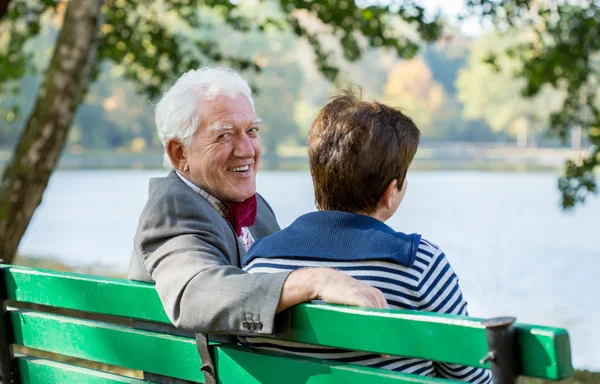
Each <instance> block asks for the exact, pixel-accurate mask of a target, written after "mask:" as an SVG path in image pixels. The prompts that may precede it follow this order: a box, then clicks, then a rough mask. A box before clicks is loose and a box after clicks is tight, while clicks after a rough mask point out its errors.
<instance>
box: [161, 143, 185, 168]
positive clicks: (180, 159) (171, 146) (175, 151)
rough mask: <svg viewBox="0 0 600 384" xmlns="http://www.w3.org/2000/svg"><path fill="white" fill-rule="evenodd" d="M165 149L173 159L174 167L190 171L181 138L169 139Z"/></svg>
mask: <svg viewBox="0 0 600 384" xmlns="http://www.w3.org/2000/svg"><path fill="white" fill-rule="evenodd" d="M165 151H166V152H167V155H168V156H169V159H170V160H171V164H173V167H175V169H177V170H179V171H182V172H187V171H189V169H190V166H189V164H188V160H187V156H186V155H187V153H186V151H185V149H184V147H183V144H181V141H179V139H175V138H172V139H168V140H167V142H166V143H165Z"/></svg>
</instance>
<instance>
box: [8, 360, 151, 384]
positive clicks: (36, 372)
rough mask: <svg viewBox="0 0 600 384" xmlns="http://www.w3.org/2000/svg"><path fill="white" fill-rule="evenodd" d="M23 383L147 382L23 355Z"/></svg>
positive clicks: (103, 383) (110, 383)
mask: <svg viewBox="0 0 600 384" xmlns="http://www.w3.org/2000/svg"><path fill="white" fill-rule="evenodd" d="M17 362H18V365H19V373H20V375H21V381H22V382H23V384H64V383H86V384H119V383H125V384H145V383H148V382H147V381H144V380H139V379H134V378H131V377H125V376H120V375H115V374H112V373H108V372H101V371H96V370H93V369H87V368H81V367H76V366H74V365H70V364H64V363H58V362H56V361H50V360H44V359H38V358H31V357H22V358H18V359H17Z"/></svg>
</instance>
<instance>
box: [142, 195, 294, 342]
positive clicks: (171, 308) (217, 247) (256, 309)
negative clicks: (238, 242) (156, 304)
mask: <svg viewBox="0 0 600 384" xmlns="http://www.w3.org/2000/svg"><path fill="white" fill-rule="evenodd" d="M195 198H196V196H189V195H188V194H182V193H179V194H177V195H176V196H173V194H169V193H167V194H166V195H164V196H162V197H159V198H156V199H154V201H152V202H151V203H149V206H147V207H146V208H147V209H146V210H145V212H146V213H145V214H143V215H142V217H141V218H140V223H139V226H138V234H137V237H136V243H137V244H136V246H137V247H138V251H139V252H140V253H141V255H142V257H143V260H144V265H145V267H146V269H147V271H148V273H149V274H150V276H151V277H152V279H153V280H154V282H155V284H156V290H157V291H158V295H159V296H160V299H161V301H162V304H163V306H164V308H165V311H166V313H167V315H168V316H169V319H170V320H171V322H172V323H173V324H174V325H175V326H176V327H178V328H181V329H185V330H190V331H193V332H201V333H212V334H239V335H257V334H272V333H274V332H275V326H274V321H275V314H276V309H277V305H278V303H279V298H280V296H281V290H282V287H283V283H284V282H285V279H286V278H287V276H288V274H289V272H284V273H276V274H248V273H246V272H244V271H243V270H241V269H240V268H237V267H236V266H233V265H231V263H230V261H229V260H230V259H229V258H228V257H227V256H226V252H228V250H227V249H228V248H227V244H226V240H225V239H226V238H225V236H224V235H223V234H222V233H221V234H219V233H215V231H218V230H219V225H217V223H213V222H211V221H210V215H206V214H202V209H201V208H199V206H198V201H196V200H195ZM220 225H221V228H222V224H220ZM227 229H228V228H227Z"/></svg>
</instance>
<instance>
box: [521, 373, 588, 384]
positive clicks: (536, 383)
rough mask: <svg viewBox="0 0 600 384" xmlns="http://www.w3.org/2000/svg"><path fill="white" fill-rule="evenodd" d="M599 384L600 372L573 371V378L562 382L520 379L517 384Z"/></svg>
mask: <svg viewBox="0 0 600 384" xmlns="http://www.w3.org/2000/svg"><path fill="white" fill-rule="evenodd" d="M551 383H555V384H557V383H561V384H600V372H590V371H575V374H574V375H573V377H571V378H570V379H567V380H562V381H550V380H540V379H530V378H520V379H519V384H551Z"/></svg>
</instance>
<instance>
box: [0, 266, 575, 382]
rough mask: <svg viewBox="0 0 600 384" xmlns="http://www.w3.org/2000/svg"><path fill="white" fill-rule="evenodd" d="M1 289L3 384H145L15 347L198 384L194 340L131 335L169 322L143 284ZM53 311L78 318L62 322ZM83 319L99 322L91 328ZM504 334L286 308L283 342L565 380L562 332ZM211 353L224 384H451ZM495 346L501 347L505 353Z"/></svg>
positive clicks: (29, 274)
mask: <svg viewBox="0 0 600 384" xmlns="http://www.w3.org/2000/svg"><path fill="white" fill-rule="evenodd" d="M0 288H1V291H0V293H1V294H2V301H3V303H4V305H3V316H2V320H1V321H2V323H1V324H0V325H1V326H2V330H3V332H0V333H1V334H2V335H0V338H1V340H0V347H1V351H0V352H1V356H0V357H1V362H2V376H3V379H4V381H3V383H5V384H6V383H13V382H14V383H32V384H35V383H45V384H47V383H95V384H96V383H98V384H99V383H103V384H104V383H143V382H146V381H143V380H140V379H134V378H130V377H126V376H121V375H117V374H113V373H107V372H103V371H97V370H94V369H88V368H81V367H77V366H74V365H70V364H65V363H60V362H56V361H51V360H48V359H43V358H39V357H38V358H35V357H31V356H25V355H20V354H13V353H12V352H11V351H12V348H9V345H11V344H14V345H19V346H25V347H28V348H32V349H35V350H42V351H48V352H52V353H57V354H61V355H66V356H70V357H75V358H81V359H85V360H89V361H93V362H101V363H104V364H112V365H116V366H120V367H126V368H130V369H135V370H141V371H146V372H152V373H156V374H160V375H164V376H169V377H173V378H179V379H185V380H190V381H193V382H204V376H203V372H201V370H200V369H199V368H200V366H201V362H200V357H199V355H198V350H197V348H196V343H195V339H194V338H191V337H183V336H174V335H170V334H165V333H159V332H152V331H146V330H140V329H134V328H133V327H131V326H130V325H129V326H128V324H131V319H143V320H146V321H152V322H157V323H163V324H164V323H169V319H168V318H167V316H166V314H165V312H164V310H163V308H162V305H161V302H160V300H159V298H158V295H157V294H156V291H155V289H154V287H153V286H152V285H151V284H144V283H138V282H131V281H128V280H124V279H114V278H104V277H95V276H88V275H81V274H75V273H63V272H55V271H47V270H38V269H30V268H24V267H16V266H8V265H0ZM32 307H34V308H35V309H32ZM57 308H65V309H69V310H74V311H71V313H70V314H69V316H66V315H64V314H60V312H61V310H59V309H57ZM62 311H63V312H64V310H62ZM91 314H92V315H91ZM90 316H97V317H101V319H95V320H90ZM500 330H501V332H495V331H493V329H486V326H485V325H484V324H483V322H482V320H481V319H476V318H465V317H458V316H449V315H433V314H427V313H420V312H411V311H399V310H369V309H360V308H355V307H343V306H333V305H324V304H323V305H322V304H303V305H299V306H296V307H294V308H292V309H291V329H290V330H289V331H288V332H286V333H285V334H282V335H279V337H280V338H282V339H286V340H292V341H298V342H305V343H311V344H320V345H326V346H331V347H338V348H348V349H355V350H363V351H370V352H375V353H381V354H390V355H402V356H411V357H418V358H424V359H429V360H437V361H444V362H449V363H457V364H464V365H469V366H475V367H486V368H490V364H492V365H493V366H494V367H495V368H494V369H499V367H500V368H502V369H507V367H508V368H509V369H510V367H513V369H515V370H516V371H515V373H516V374H518V375H524V376H533V377H539V378H546V379H551V380H560V379H564V378H567V377H569V376H570V375H571V374H572V372H573V368H572V366H571V352H570V345H569V336H568V334H567V332H566V331H565V330H564V329H560V328H549V327H542V326H536V325H525V324H517V323H515V324H513V326H512V327H509V328H505V329H502V328H500ZM488 337H490V342H491V343H492V345H493V346H494V345H496V346H495V347H493V348H492V349H494V348H496V349H494V350H493V351H492V352H494V353H496V356H493V353H492V355H490V354H489V352H490V351H489V348H488ZM494 338H495V341H494ZM511 340H513V341H514V343H511ZM498 341H499V342H498ZM494 343H496V344H494ZM210 348H211V349H212V355H213V358H214V363H215V367H216V373H217V377H218V380H219V382H221V383H388V382H389V383H448V382H449V381H447V380H443V379H439V378H429V377H422V376H415V375H410V374H403V373H396V372H390V371H384V370H380V369H375V368H369V367H361V366H356V365H351V364H344V363H337V362H331V361H323V360H317V359H308V358H296V357H290V356H283V355H279V354H274V353H266V352H259V351H257V350H253V349H249V348H244V347H241V346H237V345H231V344H218V343H214V344H211V347H210ZM503 348H504V349H506V348H509V353H505V352H503V351H502V349H503ZM511 348H512V350H510V349H511ZM486 356H488V357H487V358H485V357H486ZM494 373H495V374H496V373H497V372H494ZM507 377H508V376H504V378H501V377H498V376H495V382H498V380H500V379H501V380H502V381H503V382H508V381H514V377H513V378H511V379H507ZM507 380H508V381H507Z"/></svg>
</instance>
